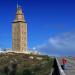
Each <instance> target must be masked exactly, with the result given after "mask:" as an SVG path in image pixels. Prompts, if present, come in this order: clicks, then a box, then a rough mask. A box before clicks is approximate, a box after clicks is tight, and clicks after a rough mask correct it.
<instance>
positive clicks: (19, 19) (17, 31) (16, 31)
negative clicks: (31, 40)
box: [12, 5, 27, 52]
mask: <svg viewBox="0 0 75 75" xmlns="http://www.w3.org/2000/svg"><path fill="white" fill-rule="evenodd" d="M12 50H13V51H17V52H25V51H27V23H26V21H25V19H24V14H23V12H22V8H21V7H20V6H18V5H17V12H16V17H15V20H14V22H13V24H12Z"/></svg>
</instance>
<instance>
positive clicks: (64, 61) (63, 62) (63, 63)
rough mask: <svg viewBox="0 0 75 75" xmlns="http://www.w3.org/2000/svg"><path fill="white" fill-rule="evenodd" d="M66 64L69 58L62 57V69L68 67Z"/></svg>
mask: <svg viewBox="0 0 75 75" xmlns="http://www.w3.org/2000/svg"><path fill="white" fill-rule="evenodd" d="M66 64H67V59H66V58H62V69H63V70H65V69H66Z"/></svg>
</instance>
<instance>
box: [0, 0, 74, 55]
mask: <svg viewBox="0 0 75 75" xmlns="http://www.w3.org/2000/svg"><path fill="white" fill-rule="evenodd" d="M17 3H18V4H19V5H21V6H22V8H23V12H24V15H25V19H26V21H27V26H28V48H33V49H38V50H39V51H40V52H42V53H45V54H49V55H50V54H51V55H74V53H75V47H74V45H75V43H74V42H75V38H74V35H75V2H74V1H72V0H68V1H67V0H59V1H58V0H7V1H6V0H1V1H0V48H11V47H12V35H11V33H12V32H11V31H12V22H13V20H14V19H15V14H16V6H17ZM68 36H69V37H68ZM70 37H71V38H73V39H71V38H70ZM65 39H68V41H67V44H68V43H69V45H67V44H65V45H64V43H66V41H65ZM62 40H63V41H64V42H62ZM60 44H61V45H60ZM56 45H58V46H56ZM72 45H73V46H72ZM69 46H72V47H70V48H69ZM46 50H47V51H46Z"/></svg>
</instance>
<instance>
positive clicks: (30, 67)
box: [0, 53, 53, 75]
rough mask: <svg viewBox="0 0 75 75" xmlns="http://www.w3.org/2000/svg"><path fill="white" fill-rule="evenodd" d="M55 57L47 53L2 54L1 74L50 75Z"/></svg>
mask: <svg viewBox="0 0 75 75" xmlns="http://www.w3.org/2000/svg"><path fill="white" fill-rule="evenodd" d="M52 66H53V59H52V58H50V57H48V56H46V55H33V54H23V53H5V54H3V53H2V54H0V75H48V74H49V73H50V71H51V68H52Z"/></svg>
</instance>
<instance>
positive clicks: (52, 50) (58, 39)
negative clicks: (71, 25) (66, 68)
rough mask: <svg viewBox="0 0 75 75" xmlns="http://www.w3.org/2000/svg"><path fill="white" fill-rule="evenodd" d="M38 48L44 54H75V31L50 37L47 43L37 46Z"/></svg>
mask: <svg viewBox="0 0 75 75" xmlns="http://www.w3.org/2000/svg"><path fill="white" fill-rule="evenodd" d="M36 49H37V50H39V51H41V52H42V53H44V54H51V55H75V33H74V32H68V33H63V34H61V35H57V36H53V37H50V38H49V40H48V42H47V43H46V44H43V45H39V46H36Z"/></svg>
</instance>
